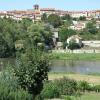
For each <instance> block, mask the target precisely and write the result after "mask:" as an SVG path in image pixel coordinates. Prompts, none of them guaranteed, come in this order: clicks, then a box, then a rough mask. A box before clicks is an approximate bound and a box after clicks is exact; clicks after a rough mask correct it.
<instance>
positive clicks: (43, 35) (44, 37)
mask: <svg viewBox="0 0 100 100" xmlns="http://www.w3.org/2000/svg"><path fill="white" fill-rule="evenodd" d="M28 37H29V38H30V39H31V40H32V42H33V44H34V45H37V43H44V44H45V45H48V46H50V45H52V32H51V30H50V28H49V27H48V26H45V25H43V24H41V25H40V24H32V25H31V26H30V27H29V28H28Z"/></svg>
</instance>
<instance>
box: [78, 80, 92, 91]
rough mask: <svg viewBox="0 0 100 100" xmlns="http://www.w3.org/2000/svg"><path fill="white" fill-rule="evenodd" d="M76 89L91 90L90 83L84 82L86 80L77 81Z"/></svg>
mask: <svg viewBox="0 0 100 100" xmlns="http://www.w3.org/2000/svg"><path fill="white" fill-rule="evenodd" d="M78 89H79V90H80V91H82V92H85V91H86V90H88V91H89V90H91V87H90V85H89V83H88V82H86V81H80V82H79V83H78Z"/></svg>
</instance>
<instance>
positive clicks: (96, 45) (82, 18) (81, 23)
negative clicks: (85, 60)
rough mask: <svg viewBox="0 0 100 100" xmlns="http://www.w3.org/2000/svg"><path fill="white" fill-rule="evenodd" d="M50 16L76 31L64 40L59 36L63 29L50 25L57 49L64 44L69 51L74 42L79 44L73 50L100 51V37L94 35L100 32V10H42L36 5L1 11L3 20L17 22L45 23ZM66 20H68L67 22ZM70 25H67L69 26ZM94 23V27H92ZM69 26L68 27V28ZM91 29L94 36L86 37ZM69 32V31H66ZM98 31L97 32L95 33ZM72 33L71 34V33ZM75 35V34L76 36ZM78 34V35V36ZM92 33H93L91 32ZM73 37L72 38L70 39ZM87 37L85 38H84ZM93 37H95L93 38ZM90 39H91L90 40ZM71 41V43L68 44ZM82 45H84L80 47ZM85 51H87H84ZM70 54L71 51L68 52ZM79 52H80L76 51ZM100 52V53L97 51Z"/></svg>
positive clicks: (61, 47) (0, 14)
mask: <svg viewBox="0 0 100 100" xmlns="http://www.w3.org/2000/svg"><path fill="white" fill-rule="evenodd" d="M50 15H57V16H59V17H60V18H62V21H63V25H65V26H64V27H65V28H67V29H68V30H74V31H73V32H72V33H71V34H72V35H70V34H69V36H68V37H67V36H65V37H66V38H65V39H64V40H62V39H60V38H61V36H59V34H63V33H62V32H63V29H64V27H63V29H62V32H60V31H61V28H59V27H53V26H52V25H49V26H50V27H51V31H52V33H53V42H54V46H55V49H59V50H61V49H63V45H64V43H66V44H67V46H66V47H64V49H67V50H66V51H68V50H69V49H68V44H70V41H73V40H74V42H75V43H77V44H79V47H78V48H72V49H82V50H83V51H79V52H82V53H84V52H85V51H86V50H87V49H88V51H86V52H91V53H93V52H96V50H99V49H100V41H99V36H98V35H97V36H96V35H93V34H95V33H96V32H97V31H98V32H99V30H100V10H92V11H63V10H57V9H55V8H40V7H39V5H37V4H36V5H34V6H33V9H28V10H22V11H21V10H12V11H0V17H1V18H4V17H6V18H11V19H14V20H16V21H21V20H22V19H25V18H29V19H31V20H32V21H33V23H35V22H43V17H44V18H45V17H49V16H50ZM66 18H67V19H68V18H69V19H68V20H69V21H68V20H67V22H66ZM66 23H67V24H68V25H67V24H66ZM88 23H90V26H89V25H88V26H89V27H90V29H89V28H87V24H88ZM91 23H92V25H91ZM45 24H47V25H48V23H46V22H45ZM66 25H67V26H66ZM91 29H94V30H93V31H92V34H88V35H89V36H87V35H84V33H85V32H86V33H89V32H88V30H90V31H91ZM66 31H67V30H66ZM94 31H96V32H94ZM93 32H94V33H93ZM69 33H70V32H69ZM74 33H75V34H74ZM76 33H77V34H76ZM90 33H91V32H90ZM81 34H82V35H81ZM70 36H71V37H70ZM84 36H85V37H84ZM92 36H93V37H92ZM89 37H90V38H89ZM88 38H89V39H88ZM68 41H69V42H68ZM80 44H82V45H80ZM84 50H85V51H84ZM68 52H69V51H68ZM75 52H78V51H75ZM97 52H100V51H97Z"/></svg>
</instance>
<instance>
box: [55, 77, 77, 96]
mask: <svg viewBox="0 0 100 100" xmlns="http://www.w3.org/2000/svg"><path fill="white" fill-rule="evenodd" d="M55 84H56V85H57V87H58V89H59V93H60V95H74V94H75V92H76V90H77V82H76V81H75V80H72V79H68V78H62V79H60V80H55Z"/></svg>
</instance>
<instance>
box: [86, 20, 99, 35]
mask: <svg viewBox="0 0 100 100" xmlns="http://www.w3.org/2000/svg"><path fill="white" fill-rule="evenodd" d="M86 29H87V30H88V31H89V32H90V33H91V34H96V33H97V32H98V30H97V29H96V26H95V24H94V23H92V22H89V23H87V26H86Z"/></svg>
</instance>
